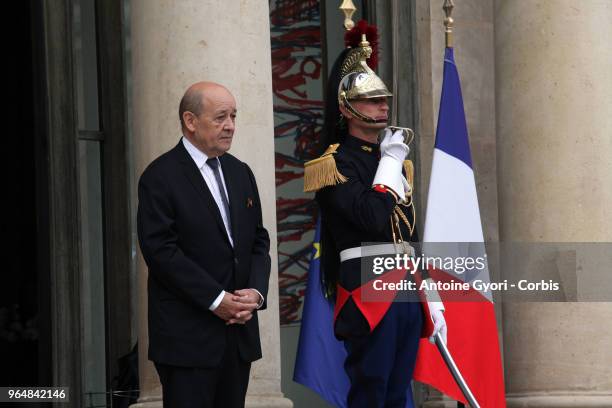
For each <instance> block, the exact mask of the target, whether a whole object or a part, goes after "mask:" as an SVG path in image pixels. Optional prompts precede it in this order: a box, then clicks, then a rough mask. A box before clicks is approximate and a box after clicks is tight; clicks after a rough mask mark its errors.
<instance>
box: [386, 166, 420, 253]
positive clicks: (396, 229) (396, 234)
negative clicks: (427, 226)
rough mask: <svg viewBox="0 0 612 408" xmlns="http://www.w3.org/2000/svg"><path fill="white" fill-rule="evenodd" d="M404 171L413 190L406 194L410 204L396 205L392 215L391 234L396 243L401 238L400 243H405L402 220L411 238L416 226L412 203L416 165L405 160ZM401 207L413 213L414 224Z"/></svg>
mask: <svg viewBox="0 0 612 408" xmlns="http://www.w3.org/2000/svg"><path fill="white" fill-rule="evenodd" d="M404 171H405V172H406V180H408V184H410V187H411V188H412V189H411V190H410V192H408V194H406V199H409V201H408V203H406V204H398V205H396V206H395V208H394V209H393V213H392V214H391V232H392V233H393V241H394V242H395V243H398V239H397V238H399V242H403V237H402V233H401V230H400V225H399V221H400V220H401V221H402V222H403V223H404V225H406V228H408V231H409V232H410V236H412V233H413V232H414V227H415V225H416V211H415V209H414V204H413V203H412V193H413V192H414V164H413V163H412V161H411V160H404ZM401 207H404V208H409V209H410V211H412V219H413V222H412V224H411V223H410V221H409V220H408V217H406V214H404V212H403V211H402V208H401Z"/></svg>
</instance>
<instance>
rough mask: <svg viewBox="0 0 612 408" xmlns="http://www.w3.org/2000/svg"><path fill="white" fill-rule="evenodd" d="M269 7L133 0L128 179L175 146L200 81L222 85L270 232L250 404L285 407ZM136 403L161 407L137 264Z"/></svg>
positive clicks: (141, 269) (236, 149) (238, 151)
mask: <svg viewBox="0 0 612 408" xmlns="http://www.w3.org/2000/svg"><path fill="white" fill-rule="evenodd" d="M268 12H269V10H268V5H267V3H266V2H262V1H260V0H241V1H216V0H181V1H163V0H132V2H131V16H132V20H131V22H132V26H131V31H132V38H131V39H132V42H131V46H132V68H133V69H132V77H133V92H132V105H133V106H132V107H133V110H132V111H133V116H132V118H133V120H132V128H133V134H134V156H135V157H134V159H135V160H134V162H135V174H136V177H138V176H139V175H140V174H141V173H142V171H143V170H144V168H145V167H146V166H147V165H148V163H150V162H151V161H152V160H153V159H154V158H156V157H157V156H159V155H160V154H161V153H163V152H165V151H167V150H169V149H170V148H172V147H173V146H174V145H175V144H176V143H177V142H178V140H179V137H180V125H179V118H178V103H179V100H180V98H181V96H182V94H183V92H184V91H185V89H186V88H187V87H188V86H189V85H190V84H192V83H193V82H197V81H200V80H210V81H215V82H219V83H221V84H223V85H225V86H226V87H227V88H229V89H230V90H231V91H232V93H233V94H234V96H235V97H236V100H237V104H238V119H237V124H236V126H237V130H236V134H235V138H234V143H233V146H232V150H231V151H232V153H233V154H234V155H236V156H237V157H239V158H240V159H242V160H244V161H246V162H247V163H248V164H249V165H250V166H251V168H252V169H253V172H254V173H255V177H256V179H257V182H258V186H259V192H260V196H261V199H262V205H263V212H264V213H263V217H264V223H265V226H266V227H267V229H268V231H269V232H270V236H271V240H272V242H271V248H272V274H271V276H272V277H271V279H270V290H269V293H268V310H266V311H264V312H262V313H261V314H260V319H259V324H260V329H261V336H262V348H263V355H264V358H263V359H262V360H260V361H258V362H256V363H255V364H253V368H252V370H251V381H250V385H249V391H248V395H247V406H249V407H291V406H292V404H291V401H289V400H288V399H286V398H284V397H283V394H282V393H281V389H280V384H281V376H280V344H279V338H280V336H279V319H278V282H277V269H276V268H277V256H276V205H275V174H274V129H273V111H272V74H271V59H270V31H269V16H268ZM138 273H139V284H138V287H139V299H138V303H139V311H138V321H139V328H138V334H139V336H138V337H139V343H140V347H139V361H140V364H139V369H140V390H141V391H140V399H139V403H138V404H136V405H135V406H136V407H140V408H144V407H147V408H148V407H161V387H160V384H159V379H158V377H157V374H156V372H155V369H154V367H153V366H152V364H151V363H150V362H149V361H148V360H147V310H146V305H147V299H146V296H147V294H146V276H147V268H146V265H145V264H144V262H143V260H142V257H140V256H139V258H138Z"/></svg>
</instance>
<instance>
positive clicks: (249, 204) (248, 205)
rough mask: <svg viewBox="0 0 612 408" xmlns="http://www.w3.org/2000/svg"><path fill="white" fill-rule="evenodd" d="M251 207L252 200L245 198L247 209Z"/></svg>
mask: <svg viewBox="0 0 612 408" xmlns="http://www.w3.org/2000/svg"><path fill="white" fill-rule="evenodd" d="M251 207H253V199H251V197H249V198H247V208H251Z"/></svg>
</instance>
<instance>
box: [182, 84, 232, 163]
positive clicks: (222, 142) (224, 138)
mask: <svg viewBox="0 0 612 408" xmlns="http://www.w3.org/2000/svg"><path fill="white" fill-rule="evenodd" d="M203 102H204V104H203V106H204V108H203V111H202V113H201V114H200V115H199V116H195V115H194V114H193V113H192V112H185V114H184V115H183V119H184V121H185V127H186V128H187V130H189V133H190V135H191V137H192V138H193V139H194V141H193V142H194V144H195V145H196V146H197V147H198V148H199V149H200V150H202V151H203V152H204V153H206V155H207V156H208V157H216V156H220V155H222V154H223V153H225V152H227V151H228V150H229V149H230V147H231V145H232V138H233V137H234V130H235V122H236V100H235V99H234V97H233V96H232V94H231V93H230V92H229V91H228V90H227V89H225V88H222V87H213V88H210V89H206V90H205V91H204V100H203Z"/></svg>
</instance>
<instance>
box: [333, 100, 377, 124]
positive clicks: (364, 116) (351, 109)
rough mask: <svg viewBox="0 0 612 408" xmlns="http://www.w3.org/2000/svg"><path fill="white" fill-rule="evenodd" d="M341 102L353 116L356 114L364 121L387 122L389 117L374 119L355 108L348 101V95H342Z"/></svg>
mask: <svg viewBox="0 0 612 408" xmlns="http://www.w3.org/2000/svg"><path fill="white" fill-rule="evenodd" d="M340 103H341V104H342V106H344V107H345V108H346V110H347V111H349V112H350V113H351V114H352V115H353V116H355V117H356V118H357V119H359V120H361V121H362V122H365V123H387V119H374V118H371V117H369V116H366V115H364V114H363V113H361V112H359V111H358V110H357V109H355V108H353V105H351V103H350V102H349V101H348V99H346V96H344V95H342V96H341V97H340Z"/></svg>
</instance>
